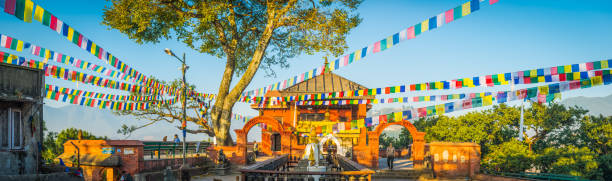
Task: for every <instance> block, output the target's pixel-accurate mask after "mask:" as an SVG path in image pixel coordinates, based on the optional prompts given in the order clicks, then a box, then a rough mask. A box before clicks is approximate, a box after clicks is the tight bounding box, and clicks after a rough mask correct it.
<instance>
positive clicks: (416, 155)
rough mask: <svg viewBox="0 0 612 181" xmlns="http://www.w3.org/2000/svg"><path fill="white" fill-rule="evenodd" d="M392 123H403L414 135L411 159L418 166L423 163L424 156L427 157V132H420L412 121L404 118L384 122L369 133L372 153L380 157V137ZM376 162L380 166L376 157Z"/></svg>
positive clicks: (411, 134)
mask: <svg viewBox="0 0 612 181" xmlns="http://www.w3.org/2000/svg"><path fill="white" fill-rule="evenodd" d="M391 125H401V126H403V127H404V128H406V129H407V130H408V131H409V132H410V136H412V150H411V151H412V155H411V159H412V160H413V162H414V166H415V167H418V166H420V165H422V163H423V158H424V157H425V132H419V131H418V130H417V129H416V127H414V125H412V123H410V121H408V120H402V121H399V122H393V123H383V124H379V125H378V126H376V129H375V130H374V131H371V132H369V133H368V136H369V137H370V145H369V146H370V149H371V150H372V155H376V156H377V157H378V154H379V153H378V151H379V143H378V138H379V137H380V134H381V133H382V131H383V130H385V128H387V127H389V126H391ZM376 164H377V166H378V159H376Z"/></svg>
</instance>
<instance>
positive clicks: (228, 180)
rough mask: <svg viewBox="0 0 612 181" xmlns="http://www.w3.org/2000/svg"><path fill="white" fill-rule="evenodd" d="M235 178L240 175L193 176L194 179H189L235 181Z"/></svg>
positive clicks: (193, 180) (197, 180)
mask: <svg viewBox="0 0 612 181" xmlns="http://www.w3.org/2000/svg"><path fill="white" fill-rule="evenodd" d="M237 176H240V174H238V173H235V174H231V175H226V176H216V175H214V174H210V175H200V176H194V177H191V180H192V181H214V180H215V179H218V180H223V181H236V177H237Z"/></svg>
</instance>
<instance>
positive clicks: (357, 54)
mask: <svg viewBox="0 0 612 181" xmlns="http://www.w3.org/2000/svg"><path fill="white" fill-rule="evenodd" d="M485 2H486V0H471V1H468V2H465V3H463V4H461V5H459V6H457V7H455V8H453V9H450V10H447V11H444V12H442V13H440V14H437V15H435V16H432V17H431V18H427V19H425V20H424V21H422V22H420V23H418V24H416V25H414V26H411V27H409V28H406V29H403V30H402V31H400V32H397V33H395V34H393V35H391V36H388V37H386V38H384V39H382V40H379V41H377V42H375V43H373V44H371V45H369V46H366V47H363V48H361V49H358V50H357V51H354V52H351V53H349V54H346V55H343V56H340V57H339V58H337V59H336V60H334V61H331V62H330V64H329V67H327V68H329V70H330V71H333V70H337V69H339V68H340V67H344V66H347V65H349V64H351V63H353V62H357V61H359V60H362V59H364V58H365V57H366V56H367V55H371V54H375V53H379V52H381V51H384V50H387V49H389V48H391V47H393V46H395V45H397V44H399V43H400V42H402V41H405V40H409V39H413V38H416V36H418V35H420V34H421V33H424V32H427V31H431V30H433V29H436V28H438V27H441V26H442V25H444V24H448V23H450V22H452V21H454V20H457V19H459V18H461V17H464V16H467V15H469V14H471V13H473V12H475V11H478V10H480V8H481V7H482V6H483V5H486V4H494V3H496V2H497V1H489V3H485ZM325 69H326V67H324V66H320V67H317V68H315V69H312V70H310V71H308V72H304V73H302V74H300V75H296V76H294V77H292V78H289V79H286V80H283V81H280V82H277V83H275V84H272V85H268V86H266V87H262V88H259V89H255V90H251V91H245V92H244V93H243V94H242V96H243V97H246V96H251V97H254V96H263V95H264V94H265V93H266V92H268V91H271V90H281V89H285V88H287V87H291V86H293V85H295V84H297V83H300V82H303V81H305V80H308V79H311V78H313V77H316V76H317V75H321V74H322V73H323V72H324V70H325Z"/></svg>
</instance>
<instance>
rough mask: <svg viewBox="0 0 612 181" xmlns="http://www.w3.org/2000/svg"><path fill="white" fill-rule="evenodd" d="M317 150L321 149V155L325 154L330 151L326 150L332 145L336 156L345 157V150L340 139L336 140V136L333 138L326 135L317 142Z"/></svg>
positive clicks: (331, 135)
mask: <svg viewBox="0 0 612 181" xmlns="http://www.w3.org/2000/svg"><path fill="white" fill-rule="evenodd" d="M319 145H320V146H319V148H320V149H321V150H320V151H321V153H327V152H329V151H330V150H328V148H330V146H332V145H333V148H334V150H333V151H334V152H335V153H336V154H340V155H345V154H346V151H347V150H346V148H345V147H344V146H343V145H342V142H341V141H340V139H338V138H337V137H336V136H334V135H333V134H328V135H326V136H325V137H323V138H321V140H320V141H319Z"/></svg>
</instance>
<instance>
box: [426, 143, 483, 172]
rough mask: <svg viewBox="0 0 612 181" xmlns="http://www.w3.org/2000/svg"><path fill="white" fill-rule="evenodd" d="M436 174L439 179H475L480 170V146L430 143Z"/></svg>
mask: <svg viewBox="0 0 612 181" xmlns="http://www.w3.org/2000/svg"><path fill="white" fill-rule="evenodd" d="M428 145H429V153H430V154H431V159H432V162H433V167H434V172H435V174H436V175H437V176H438V177H443V178H456V177H473V176H475V174H476V173H478V172H479V170H480V145H478V144H476V143H452V142H432V143H429V144H428Z"/></svg>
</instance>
